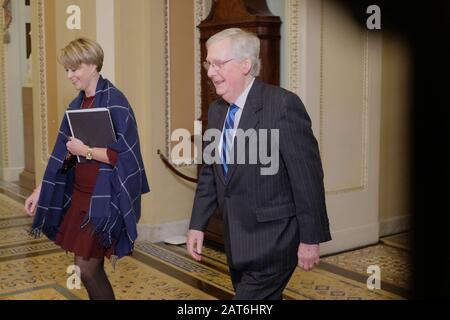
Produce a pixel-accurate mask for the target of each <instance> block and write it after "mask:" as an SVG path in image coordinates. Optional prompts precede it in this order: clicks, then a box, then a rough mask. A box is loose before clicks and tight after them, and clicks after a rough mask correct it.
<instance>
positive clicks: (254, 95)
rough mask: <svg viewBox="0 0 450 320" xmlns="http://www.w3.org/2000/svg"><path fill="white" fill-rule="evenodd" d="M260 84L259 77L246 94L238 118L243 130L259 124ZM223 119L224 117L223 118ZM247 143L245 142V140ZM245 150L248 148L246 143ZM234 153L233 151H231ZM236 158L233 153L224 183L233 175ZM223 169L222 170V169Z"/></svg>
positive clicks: (234, 145) (237, 157)
mask: <svg viewBox="0 0 450 320" xmlns="http://www.w3.org/2000/svg"><path fill="white" fill-rule="evenodd" d="M262 85H263V83H262V82H261V81H260V80H259V79H255V82H254V83H253V86H252V88H251V89H250V92H249V93H248V96H247V101H246V102H245V106H244V110H243V111H242V115H241V119H240V120H239V126H238V129H242V130H243V131H244V132H245V131H247V130H248V129H257V128H258V124H259V111H260V110H261V109H262V107H263V104H262V99H261V97H262ZM224 119H225V118H224ZM246 144H247V142H246ZM233 149H234V150H236V137H235V139H234V140H233ZM245 150H248V146H247V145H246V147H245ZM233 153H235V152H233ZM237 159H239V155H234V163H233V164H230V166H229V170H228V175H227V179H226V184H228V183H229V182H230V180H231V178H232V177H233V174H234V172H235V171H236V168H237ZM222 171H223V170H222Z"/></svg>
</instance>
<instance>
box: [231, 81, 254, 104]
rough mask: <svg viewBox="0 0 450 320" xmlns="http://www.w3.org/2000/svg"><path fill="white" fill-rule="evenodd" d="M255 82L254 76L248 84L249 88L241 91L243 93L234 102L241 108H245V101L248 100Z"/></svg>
mask: <svg viewBox="0 0 450 320" xmlns="http://www.w3.org/2000/svg"><path fill="white" fill-rule="evenodd" d="M254 82H255V78H253V79H252V81H250V84H249V85H248V86H247V88H245V90H244V91H243V92H242V93H241V95H240V96H239V97H238V98H237V99H236V102H234V104H235V105H237V106H238V107H239V108H240V109H244V106H245V102H246V101H247V97H248V94H249V92H250V89H251V88H252V86H253V83H254Z"/></svg>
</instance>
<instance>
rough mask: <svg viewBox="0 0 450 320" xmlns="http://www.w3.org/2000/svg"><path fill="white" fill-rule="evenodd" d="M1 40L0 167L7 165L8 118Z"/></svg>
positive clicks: (0, 22)
mask: <svg viewBox="0 0 450 320" xmlns="http://www.w3.org/2000/svg"><path fill="white" fill-rule="evenodd" d="M3 11H4V8H3V7H2V12H1V13H0V39H3V35H4V24H5V19H4V18H5V15H4V12H3ZM4 47H5V46H4V44H3V42H2V43H1V45H0V119H1V137H0V147H1V158H0V161H1V163H0V167H2V168H4V167H7V166H8V163H9V159H8V119H7V113H6V99H5V97H6V84H5V82H6V74H5V66H6V65H5V50H4V49H5V48H4Z"/></svg>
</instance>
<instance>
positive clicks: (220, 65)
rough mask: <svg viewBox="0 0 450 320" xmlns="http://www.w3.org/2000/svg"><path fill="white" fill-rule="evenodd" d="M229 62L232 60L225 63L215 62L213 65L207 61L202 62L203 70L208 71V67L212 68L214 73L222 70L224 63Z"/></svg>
mask: <svg viewBox="0 0 450 320" xmlns="http://www.w3.org/2000/svg"><path fill="white" fill-rule="evenodd" d="M231 60H234V58H231V59H229V60H226V61H217V62H213V63H211V62H209V61H204V62H203V68H205V69H206V71H209V67H212V68H213V69H214V70H215V71H219V70H220V69H222V68H223V66H224V65H225V64H226V63H228V62H230V61H231Z"/></svg>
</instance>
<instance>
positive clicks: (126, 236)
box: [25, 38, 150, 299]
mask: <svg viewBox="0 0 450 320" xmlns="http://www.w3.org/2000/svg"><path fill="white" fill-rule="evenodd" d="M103 57H104V54H103V50H102V48H101V47H100V45H99V44H98V43H96V42H95V41H92V40H89V39H85V38H80V39H76V40H74V41H72V42H71V43H70V44H69V45H68V46H67V47H65V48H64V49H62V52H61V56H60V59H59V61H60V63H61V64H62V65H63V66H64V68H65V69H66V72H67V76H68V78H69V79H70V81H71V82H72V84H73V85H74V87H75V88H76V89H77V90H79V91H80V93H79V95H78V97H77V98H75V99H74V100H73V101H72V102H71V103H70V105H69V108H68V109H69V110H73V109H87V108H100V107H101V108H108V110H109V112H110V115H111V119H112V122H113V126H114V130H115V134H116V141H115V142H113V143H111V144H110V145H107V146H104V147H91V146H87V145H85V144H84V143H83V141H81V140H79V139H76V138H74V137H71V133H70V128H69V124H68V121H67V118H66V117H64V118H63V120H62V123H61V127H60V130H59V134H58V136H57V140H56V143H55V147H54V149H53V152H52V154H51V156H50V159H49V162H48V165H47V168H46V170H45V174H44V178H43V180H42V183H41V184H40V185H39V186H38V187H37V188H36V190H35V191H34V192H33V194H32V195H31V196H30V197H29V198H28V199H27V200H26V202H25V209H26V211H27V213H28V214H29V215H31V216H33V215H34V216H35V218H34V222H33V226H32V230H31V233H32V234H33V235H35V236H39V235H40V234H41V233H44V234H45V235H46V236H47V237H48V238H49V239H50V240H52V241H54V242H55V243H56V244H58V245H60V246H61V247H62V248H63V249H65V250H66V251H71V252H73V253H74V255H75V265H77V266H78V267H79V268H80V276H81V281H82V282H83V284H84V286H85V287H86V289H87V291H88V293H89V298H90V299H114V298H115V297H114V292H113V289H112V286H111V283H110V282H109V280H108V277H107V275H106V273H105V271H104V257H108V258H110V257H111V256H116V257H118V258H121V257H123V256H127V255H130V254H131V253H132V251H133V246H134V241H135V240H136V238H137V222H138V221H139V218H140V215H141V195H142V194H144V193H147V192H149V191H150V189H149V186H148V182H147V178H146V174H145V169H144V165H143V161H142V156H141V151H140V144H139V136H138V129H137V123H136V118H135V116H134V113H133V110H132V108H131V106H130V105H129V103H128V100H127V99H126V97H125V96H124V95H123V93H122V92H120V91H119V90H118V89H117V88H116V87H114V85H113V84H112V83H111V82H109V81H108V80H106V79H103V77H102V76H101V75H100V71H101V69H102V66H103ZM77 156H79V157H84V158H86V160H87V161H86V162H80V163H77V162H76V160H75V159H76V157H77Z"/></svg>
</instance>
